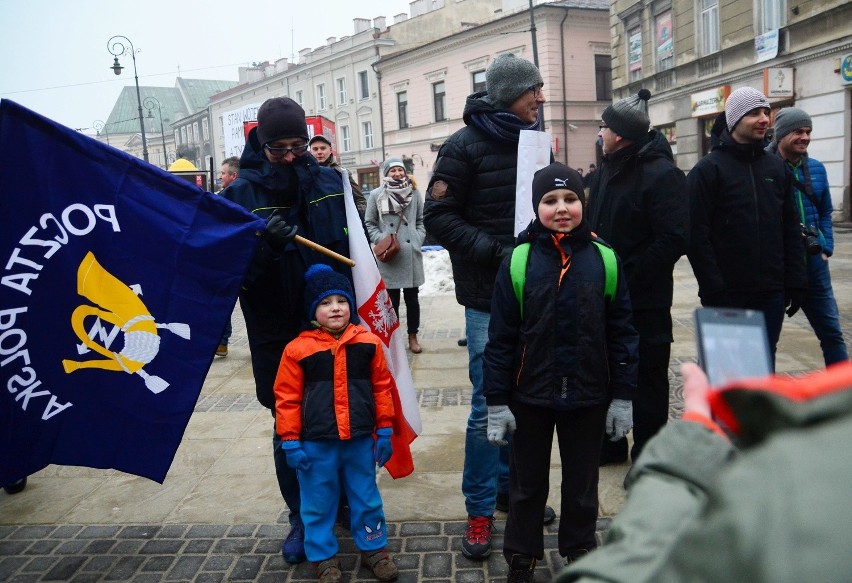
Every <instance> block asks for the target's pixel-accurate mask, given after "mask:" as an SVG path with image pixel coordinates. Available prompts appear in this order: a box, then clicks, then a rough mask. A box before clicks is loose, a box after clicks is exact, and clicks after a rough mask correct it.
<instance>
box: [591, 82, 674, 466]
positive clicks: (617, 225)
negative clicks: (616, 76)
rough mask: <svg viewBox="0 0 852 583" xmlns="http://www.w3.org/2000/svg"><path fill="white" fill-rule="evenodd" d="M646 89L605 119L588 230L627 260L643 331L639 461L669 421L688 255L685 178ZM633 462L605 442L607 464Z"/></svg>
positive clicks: (616, 444)
mask: <svg viewBox="0 0 852 583" xmlns="http://www.w3.org/2000/svg"><path fill="white" fill-rule="evenodd" d="M650 97H651V93H650V92H649V91H648V90H647V89H641V90H640V91H639V92H638V93H637V94H636V95H631V96H630V97H627V98H626V99H622V100H621V101H618V102H616V103H613V104H612V105H610V106H608V107H607V108H606V109H605V110H604V111H603V113H602V114H601V120H602V121H601V126H600V136H601V140H602V143H603V153H604V157H603V161H602V162H601V166H600V169H599V170H598V171H597V172H595V173H594V175H593V178H592V179H591V182H590V191H589V197H590V201H589V207H588V211H587V213H586V217H587V220H588V221H589V227H590V228H591V229H592V231H594V232H595V233H596V234H597V235H598V236H600V237H601V238H603V239H604V240H605V241H606V242H607V243H609V244H610V245H612V247H613V249H615V251H616V253H618V255H619V257H620V258H621V261H622V265H623V269H624V275H625V277H626V278H627V285H628V287H629V289H630V301H631V303H632V304H633V324H634V326H635V327H636V331H637V332H639V382H638V385H637V391H636V394H634V395H633V449H632V451H631V456H632V458H633V460H634V461H635V460H636V458H637V457H639V454H640V453H641V452H642V448H644V447H645V444H646V443H647V442H648V440H649V439H651V438H652V437H653V436H654V435H655V434H656V433H657V431H659V430H660V428H662V427H663V425H665V424H666V421H667V420H668V416H669V357H670V356H671V343H672V341H673V337H672V317H671V307H672V294H673V288H674V283H673V279H672V272H673V271H674V264H675V263H676V262H677V260H678V259H679V258H680V257H681V256H682V255H683V254H684V253H686V245H687V241H688V235H689V201H688V199H687V197H686V194H685V192H684V185H685V183H686V179H685V177H684V174H683V171H681V170H680V169H679V168H678V167H677V166H675V163H674V157H673V156H672V150H671V147H670V146H669V143H668V141H667V140H666V138H665V137H663V135H662V134H660V133H659V132H657V131H656V130H650V124H651V121H650V119H649V117H648V99H650ZM626 460H627V439H625V438H621V439H618V440H616V441H610V440H609V439H608V438H605V441H604V443H603V447H602V451H601V465H605V464H609V463H621V462H624V461H626Z"/></svg>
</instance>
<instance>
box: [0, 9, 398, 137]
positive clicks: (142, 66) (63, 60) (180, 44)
mask: <svg viewBox="0 0 852 583" xmlns="http://www.w3.org/2000/svg"><path fill="white" fill-rule="evenodd" d="M408 2H409V0H277V1H261V0H237V1H232V2H194V1H188V0H183V1H181V0H169V1H166V0H143V1H139V2H134V1H127V0H112V1H109V2H107V1H105V0H0V14H2V20H3V32H2V33H0V99H11V100H13V101H16V102H18V103H20V104H21V105H24V106H25V107H28V108H30V109H32V110H34V111H36V112H38V113H40V114H42V115H44V116H46V117H49V118H51V119H53V120H55V121H58V122H59V123H61V124H63V125H66V126H68V127H70V128H75V129H76V128H82V129H83V130H84V131H85V132H86V133H91V134H93V133H94V130H92V129H91V128H92V125H93V122H94V121H95V120H101V121H106V119H107V117H109V114H110V111H111V110H112V106H113V104H114V103H115V100H116V99H117V98H118V94H119V93H120V92H121V88H122V87H123V86H125V85H129V86H133V61H132V59H131V58H130V56H129V55H127V56H124V57H120V58H119V61H120V62H121V64H122V65H123V66H124V67H125V69H124V71H123V72H122V74H121V76H118V77H117V76H115V75H114V74H113V72H112V70H111V69H110V66H111V65H112V61H113V56H112V55H111V54H110V53H109V51H108V50H107V41H108V40H109V39H110V37H112V36H114V35H124V36H126V37H128V38H129V39H130V40H131V41H132V43H133V46H134V47H135V48H136V51H137V54H136V67H137V70H138V73H139V85H140V86H145V85H150V86H164V87H173V86H174V82H175V77H177V76H178V71H180V76H181V77H183V78H185V79H225V80H232V81H236V80H237V67H239V66H241V65H250V64H251V63H252V62H260V61H266V60H268V61H274V60H275V59H278V58H281V57H288V58H289V57H291V56H292V55H298V53H299V50H301V49H304V48H317V47H319V46H322V45H323V44H325V42H326V39H327V38H328V37H330V36H334V37H338V38H340V37H342V36H349V35H352V34H353V32H354V27H353V24H352V19H353V18H356V17H357V18H368V19H371V20H372V19H373V18H375V17H377V16H385V17H386V19H387V23H388V24H391V23H393V17H394V15H396V14H399V13H402V12H405V13H410V12H409V5H408ZM291 62H295V59H293V61H291ZM142 97H143V98H144V97H145V96H144V95H143V96H142Z"/></svg>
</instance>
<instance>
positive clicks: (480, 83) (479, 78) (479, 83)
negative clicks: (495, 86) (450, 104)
mask: <svg viewBox="0 0 852 583" xmlns="http://www.w3.org/2000/svg"><path fill="white" fill-rule="evenodd" d="M470 78H471V83H472V85H473V87H472V89H473V91H472V92H471V93H479V92H480V91H485V70H484V69H483V70H482V71H474V72H473V73H471V74H470Z"/></svg>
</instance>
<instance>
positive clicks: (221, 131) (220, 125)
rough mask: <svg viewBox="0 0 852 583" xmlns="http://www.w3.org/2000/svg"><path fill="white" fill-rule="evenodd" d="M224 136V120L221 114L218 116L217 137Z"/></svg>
mask: <svg viewBox="0 0 852 583" xmlns="http://www.w3.org/2000/svg"><path fill="white" fill-rule="evenodd" d="M224 136H225V120H224V119H223V116H221V115H220V116H219V137H220V138H222V137H224Z"/></svg>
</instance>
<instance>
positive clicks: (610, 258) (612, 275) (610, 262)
mask: <svg viewBox="0 0 852 583" xmlns="http://www.w3.org/2000/svg"><path fill="white" fill-rule="evenodd" d="M592 243H594V244H595V247H597V248H598V253H600V254H601V260H603V264H604V274H605V275H604V297H605V298H606V301H608V302H611V301H612V300H613V298H614V297H615V292H616V290H618V261H617V260H616V258H615V251H613V250H612V247H607V246H606V245H604V244H603V243H601V242H600V241H596V240H594V239H592Z"/></svg>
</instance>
